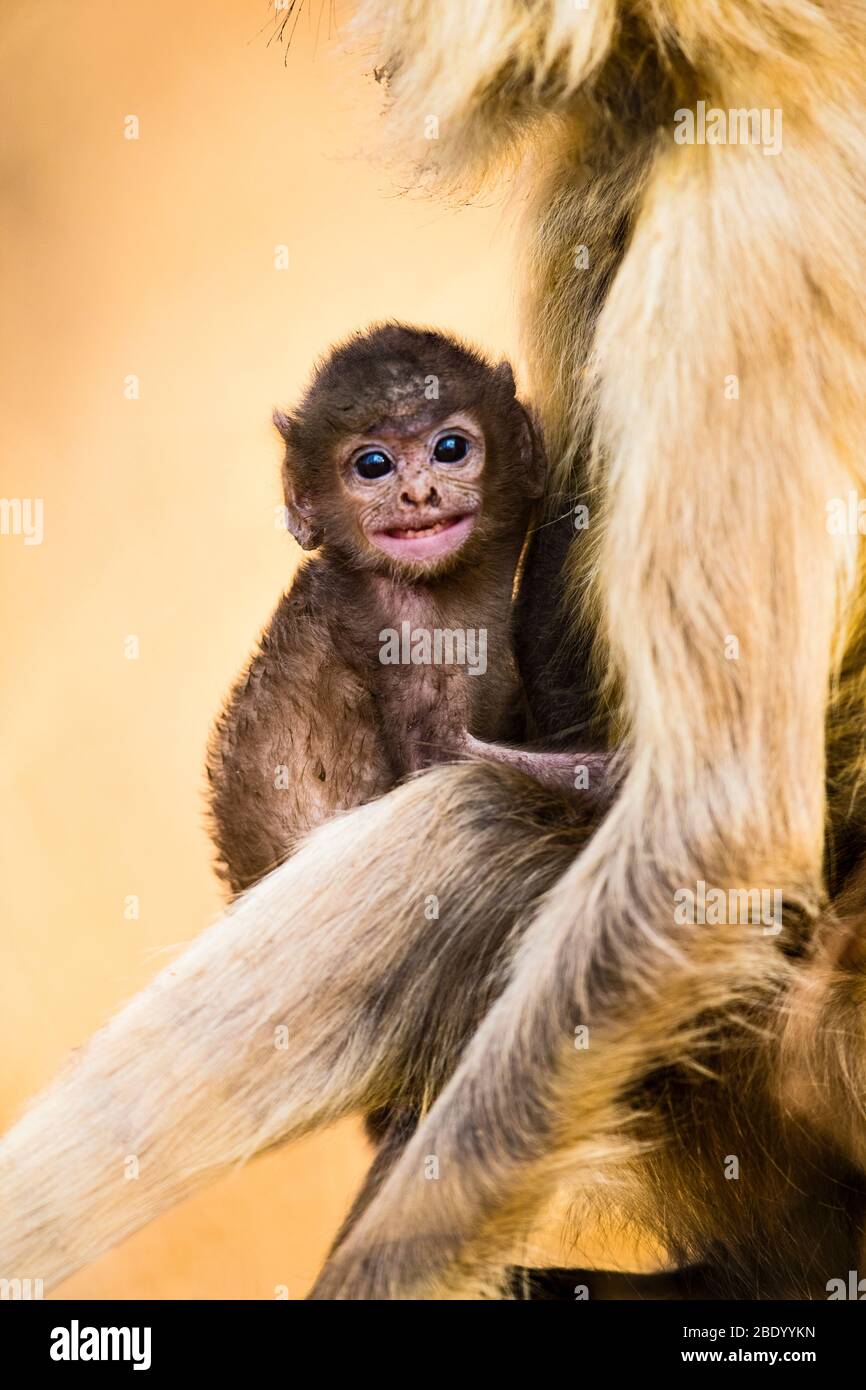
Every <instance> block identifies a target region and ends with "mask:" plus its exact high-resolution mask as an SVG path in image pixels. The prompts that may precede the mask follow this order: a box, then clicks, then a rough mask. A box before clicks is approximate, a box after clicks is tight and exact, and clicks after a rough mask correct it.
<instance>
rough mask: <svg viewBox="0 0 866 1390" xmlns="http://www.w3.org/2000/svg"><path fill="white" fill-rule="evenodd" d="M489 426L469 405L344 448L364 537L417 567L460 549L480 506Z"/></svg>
mask: <svg viewBox="0 0 866 1390" xmlns="http://www.w3.org/2000/svg"><path fill="white" fill-rule="evenodd" d="M485 455H486V449H485V439H484V431H483V429H482V428H481V425H480V424H479V423H478V421H477V420H476V419H475V417H474V416H473V415H472V414H471V413H470V412H468V411H459V412H456V413H454V414H453V415H449V416H446V417H445V418H444V419H443V420H440V421H438V422H437V423H436V424H435V425H431V424H430V423H429V421H428V422H425V424H424V425H422V426H418V427H417V428H412V427H407V428H405V429H403V428H400V427H395V425H394V424H393V422H389V424H388V426H387V427H386V426H383V427H382V428H379V429H374V430H372V431H370V432H369V433H368V434H364V435H356V436H354V437H353V438H351V439H349V440H347V441H346V444H345V445H344V447H343V449H342V450H341V459H340V476H341V480H342V484H343V486H344V487H345V489H346V491H347V492H348V493H349V496H350V498H351V499H352V502H353V503H354V506H355V507H356V509H357V519H358V526H359V529H360V531H361V535H362V536H363V539H364V542H365V543H366V544H367V545H368V546H371V547H372V548H373V549H374V550H378V551H381V552H383V553H384V554H385V555H388V556H389V557H390V558H391V559H392V560H398V561H406V562H408V563H410V564H411V566H412V568H413V569H415V570H417V569H418V567H419V566H421V567H423V568H432V567H434V566H435V567H438V566H439V565H440V564H441V562H442V561H443V560H445V559H446V557H449V556H454V555H456V552H457V551H458V550H460V548H461V547H462V546H463V545H465V543H466V541H467V540H468V538H469V536H470V535H471V534H472V532H473V531H474V529H475V526H476V524H477V522H478V519H479V516H480V514H481V509H482V503H483V495H482V488H481V479H482V475H483V473H484V465H485Z"/></svg>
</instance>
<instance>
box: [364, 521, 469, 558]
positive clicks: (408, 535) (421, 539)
mask: <svg viewBox="0 0 866 1390" xmlns="http://www.w3.org/2000/svg"><path fill="white" fill-rule="evenodd" d="M476 519H477V517H476V513H475V512H463V513H461V514H460V515H458V516H442V517H437V518H436V520H435V521H430V522H428V523H427V525H426V526H414V527H400V526H389V527H388V529H387V530H385V531H374V532H373V533H372V535H371V536H370V540H371V541H372V542H373V544H374V545H375V546H378V548H379V549H380V550H384V552H385V554H386V555H393V556H394V557H395V558H397V559H401V560H434V559H438V558H439V556H441V555H447V554H448V553H449V552H450V551H452V550H456V549H457V547H458V546H460V545H462V544H463V542H464V541H465V540H466V538H467V536H468V535H469V533H470V532H471V531H472V529H473V527H474V525H475V522H476Z"/></svg>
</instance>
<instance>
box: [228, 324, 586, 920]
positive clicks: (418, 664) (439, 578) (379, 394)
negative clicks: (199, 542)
mask: <svg viewBox="0 0 866 1390" xmlns="http://www.w3.org/2000/svg"><path fill="white" fill-rule="evenodd" d="M274 422H275V424H276V426H277V428H278V430H279V431H280V434H281V435H282V437H283V439H284V440H285V446H286V449H285V459H284V463H283V485H284V493H285V503H286V517H287V524H288V529H289V530H290V531H291V533H292V534H293V536H294V537H295V538H296V540H297V541H299V543H300V544H301V545H302V546H303V547H304V549H305V550H316V551H317V552H318V553H317V554H316V556H315V558H314V559H312V560H311V561H310V562H309V563H308V564H307V565H305V566H304V567H303V568H302V569H301V571H300V573H299V574H298V576H297V578H296V579H295V581H294V583H293V585H292V587H291V589H290V591H289V592H288V593H287V594H285V595H284V597H283V598H282V599H281V600H280V603H279V604H278V606H277V609H276V612H275V613H274V615H273V617H272V619H271V621H270V624H269V626H268V628H267V630H266V632H265V634H264V636H263V637H262V639H261V644H260V648H259V650H258V652H257V654H256V655H255V656H254V657H253V659H252V661H251V663H250V665H249V667H248V669H247V671H246V672H245V674H244V675H243V676H242V677H241V678H240V680H239V681H238V683H237V684H236V685H235V687H234V690H233V691H232V694H231V696H230V698H229V701H228V704H227V707H226V709H225V711H224V712H223V714H222V716H221V717H220V719H219V720H218V722H217V725H216V728H215V730H214V733H213V736H212V739H211V745H210V749H209V756H208V776H209V779H210V783H211V805H212V812H213V822H214V836H215V840H216V844H217V849H218V852H219V856H220V859H221V863H222V872H223V874H224V876H225V878H226V879H227V880H228V882H229V883H230V885H231V888H232V889H233V890H234V891H235V892H240V891H242V890H243V889H245V888H247V887H249V886H250V885H251V884H252V883H254V882H256V881H257V880H258V879H259V878H261V877H262V876H263V875H264V874H265V873H267V872H268V871H269V870H270V869H272V868H274V867H275V866H276V865H277V864H279V863H280V862H281V861H282V860H284V859H285V858H286V857H287V856H288V855H290V854H291V853H292V851H293V849H294V847H295V845H296V844H297V842H298V841H299V840H300V839H301V838H302V837H303V836H304V835H305V834H306V832H307V831H309V830H311V829H312V828H313V827H314V826H316V825H318V824H320V823H321V822H322V821H324V820H326V819H327V818H328V817H329V816H332V815H333V814H334V813H335V812H337V811H343V810H347V809H348V808H350V807H352V806H357V805H359V804H360V803H362V802H365V801H369V800H371V799H372V798H374V797H377V796H379V795H381V794H382V793H384V792H386V791H388V790H389V789H390V788H391V787H393V786H394V785H395V784H396V783H397V782H399V781H400V780H401V779H402V778H403V777H405V776H407V775H408V774H409V773H412V772H416V771H418V770H420V769H422V768H424V767H426V766H428V765H430V764H432V763H435V762H442V761H447V760H454V759H457V758H460V757H463V756H474V757H479V756H480V757H491V758H494V759H496V760H498V761H506V762H508V761H511V762H513V763H514V765H516V766H518V767H520V768H522V769H523V770H524V771H527V772H529V773H530V774H532V775H535V776H537V777H540V778H541V779H542V780H552V781H554V782H558V783H559V784H562V782H563V781H564V780H565V781H567V780H568V779H570V778H573V770H574V764H575V758H574V757H570V756H568V755H557V754H533V753H531V752H529V751H528V750H525V749H512V748H508V747H505V746H503V745H502V744H498V743H492V742H491V741H493V740H505V741H508V740H511V741H512V742H520V740H521V738H522V737H523V736H524V725H523V701H522V698H521V691H520V682H519V677H518V672H517V668H516V664H515V660H514V655H513V644H512V595H513V589H514V583H515V575H516V573H517V569H518V564H519V560H520V554H521V550H522V547H523V543H524V539H525V536H526V532H527V527H528V524H529V520H530V517H531V514H532V512H533V508H534V503H535V500H536V499H537V498H539V497H540V496H541V493H542V490H543V482H544V459H543V452H542V447H541V443H540V439H539V436H538V433H537V431H536V429H535V428H534V426H533V424H532V422H531V420H530V418H529V415H528V414H527V412H526V410H525V409H524V408H523V406H522V405H521V404H520V402H519V401H518V400H517V398H516V395H515V387H514V377H513V375H512V372H511V368H510V366H509V365H508V363H507V362H502V363H500V365H499V366H497V367H491V366H490V365H489V364H488V363H487V362H486V361H485V360H484V359H483V358H482V357H480V356H479V355H478V353H476V352H474V351H472V350H471V349H469V348H467V347H464V346H462V345H460V344H459V343H457V342H456V341H455V340H454V339H452V338H448V337H445V336H444V335H442V334H439V333H434V332H429V331H425V330H421V329H415V328H407V327H402V326H400V325H397V324H391V325H386V326H383V327H379V328H375V329H373V330H372V331H370V332H368V333H366V334H363V335H359V336H357V337H354V338H352V339H350V340H349V341H348V342H347V343H346V344H345V345H343V346H341V347H338V348H336V349H335V350H334V351H333V352H332V353H331V354H330V355H329V356H328V358H327V359H326V360H325V362H324V363H323V364H322V365H321V366H320V368H319V369H318V371H317V372H316V374H315V375H314V377H313V380H312V383H311V385H310V387H309V389H308V390H307V392H306V395H305V396H304V398H303V400H302V401H301V403H300V406H299V407H298V408H297V410H295V411H294V412H293V413H292V414H288V415H284V414H282V413H281V412H276V413H275V415H274ZM584 761H586V759H584Z"/></svg>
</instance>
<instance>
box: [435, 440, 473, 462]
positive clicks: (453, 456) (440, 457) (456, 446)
mask: <svg viewBox="0 0 866 1390" xmlns="http://www.w3.org/2000/svg"><path fill="white" fill-rule="evenodd" d="M468 453H469V440H468V439H464V438H463V435H462V434H443V436H442V438H441V439H437V441H436V445H435V448H434V449H433V457H434V459H435V460H436V462H437V463H459V462H460V460H461V459H465V457H466V455H467V454H468Z"/></svg>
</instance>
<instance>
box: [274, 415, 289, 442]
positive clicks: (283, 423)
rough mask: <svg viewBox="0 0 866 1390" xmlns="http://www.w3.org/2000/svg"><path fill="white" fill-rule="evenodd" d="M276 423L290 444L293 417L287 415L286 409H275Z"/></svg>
mask: <svg viewBox="0 0 866 1390" xmlns="http://www.w3.org/2000/svg"><path fill="white" fill-rule="evenodd" d="M273 420H274V424H275V425H276V427H277V429H278V430H279V432H280V434H281V435H282V437H283V439H284V440H285V441H286V443H287V444H288V442H289V438H290V436H291V433H292V417H291V415H287V414H286V412H285V411H284V410H275V411H274V414H273Z"/></svg>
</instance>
